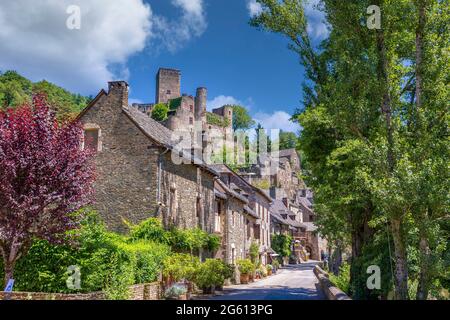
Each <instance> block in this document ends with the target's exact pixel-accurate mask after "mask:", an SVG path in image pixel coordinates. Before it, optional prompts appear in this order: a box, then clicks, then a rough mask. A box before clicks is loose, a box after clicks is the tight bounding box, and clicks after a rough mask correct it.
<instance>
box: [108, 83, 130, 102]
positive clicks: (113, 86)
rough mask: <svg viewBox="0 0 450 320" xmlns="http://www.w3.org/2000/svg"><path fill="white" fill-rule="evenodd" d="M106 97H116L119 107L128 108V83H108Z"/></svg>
mask: <svg viewBox="0 0 450 320" xmlns="http://www.w3.org/2000/svg"><path fill="white" fill-rule="evenodd" d="M108 96H111V97H116V98H117V99H118V100H119V101H120V103H121V106H124V107H128V83H126V82H125V81H110V82H108Z"/></svg>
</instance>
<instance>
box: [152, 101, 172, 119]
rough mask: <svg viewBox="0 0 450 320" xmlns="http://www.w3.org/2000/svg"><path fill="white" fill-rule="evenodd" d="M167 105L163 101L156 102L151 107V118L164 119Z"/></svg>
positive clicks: (167, 108)
mask: <svg viewBox="0 0 450 320" xmlns="http://www.w3.org/2000/svg"><path fill="white" fill-rule="evenodd" d="M168 112H169V107H168V106H167V105H166V104H165V103H158V104H156V105H154V106H153V108H152V119H153V120H156V121H164V120H166V119H167V113H168Z"/></svg>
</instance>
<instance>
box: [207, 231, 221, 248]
mask: <svg viewBox="0 0 450 320" xmlns="http://www.w3.org/2000/svg"><path fill="white" fill-rule="evenodd" d="M220 244H221V239H220V237H219V236H217V235H215V234H209V235H208V238H207V241H206V249H208V250H209V251H212V252H214V251H216V250H218V249H219V248H220Z"/></svg>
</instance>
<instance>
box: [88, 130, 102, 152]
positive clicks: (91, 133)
mask: <svg viewBox="0 0 450 320" xmlns="http://www.w3.org/2000/svg"><path fill="white" fill-rule="evenodd" d="M99 136H100V129H86V130H84V148H85V149H88V150H92V151H100V148H99Z"/></svg>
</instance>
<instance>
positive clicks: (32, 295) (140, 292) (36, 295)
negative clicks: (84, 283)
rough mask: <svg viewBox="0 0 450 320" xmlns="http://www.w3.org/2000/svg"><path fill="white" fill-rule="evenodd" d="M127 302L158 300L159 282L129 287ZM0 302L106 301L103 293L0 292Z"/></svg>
mask: <svg viewBox="0 0 450 320" xmlns="http://www.w3.org/2000/svg"><path fill="white" fill-rule="evenodd" d="M129 290H130V294H129V300H160V299H162V295H163V292H162V285H161V283H160V282H153V283H145V284H137V285H134V286H131V287H130V289H129ZM0 300H106V295H105V293H103V292H91V293H77V294H64V293H45V292H0Z"/></svg>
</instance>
